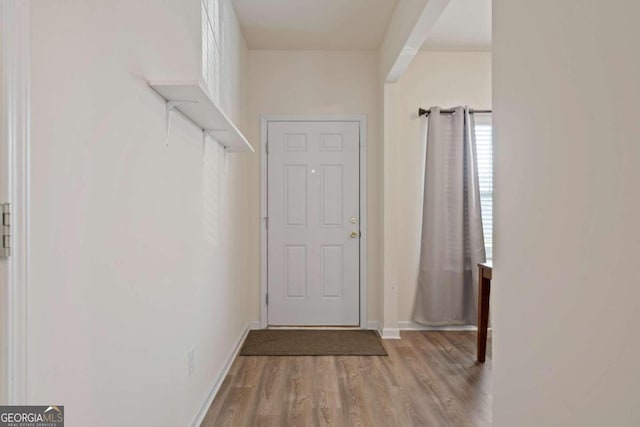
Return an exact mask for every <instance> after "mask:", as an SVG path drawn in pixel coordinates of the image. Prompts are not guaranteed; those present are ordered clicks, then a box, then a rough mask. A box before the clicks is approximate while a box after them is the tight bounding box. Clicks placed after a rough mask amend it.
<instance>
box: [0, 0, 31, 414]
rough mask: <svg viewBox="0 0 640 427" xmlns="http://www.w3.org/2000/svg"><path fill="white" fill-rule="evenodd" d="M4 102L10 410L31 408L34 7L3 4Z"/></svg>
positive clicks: (24, 0) (0, 139)
mask: <svg viewBox="0 0 640 427" xmlns="http://www.w3.org/2000/svg"><path fill="white" fill-rule="evenodd" d="M0 31H1V36H0V38H1V49H2V70H1V73H0V74H2V81H1V84H2V87H3V95H4V96H3V99H2V100H0V103H1V105H0V112H1V114H2V122H3V123H4V129H3V130H2V134H1V135H0V143H1V144H3V145H4V146H5V147H6V149H7V153H8V154H7V159H6V162H5V164H3V165H2V169H5V168H6V169H5V170H3V173H4V174H5V176H6V177H7V182H8V188H7V189H6V191H7V195H8V200H6V201H7V202H9V203H11V246H12V249H11V251H12V253H11V256H10V257H9V258H7V259H6V260H3V261H2V262H7V269H6V272H7V273H6V276H5V277H3V280H4V281H5V282H6V284H7V300H6V302H3V303H2V304H3V306H2V307H1V308H0V309H1V310H2V314H3V315H4V316H5V318H4V322H3V323H4V325H5V328H4V329H5V330H4V331H2V333H3V334H5V337H6V344H7V347H6V349H2V350H1V351H3V354H2V357H0V360H2V363H4V368H5V372H6V375H7V378H6V382H5V384H2V387H4V390H2V393H0V395H2V396H3V397H4V399H5V400H6V404H27V403H28V401H27V398H28V393H27V292H28V286H27V281H28V265H29V263H28V261H29V247H28V243H29V199H30V190H29V176H30V169H29V158H30V127H31V124H30V117H31V109H30V72H29V70H30V66H29V57H30V54H31V49H30V37H29V36H30V32H31V27H30V1H28V0H1V1H0Z"/></svg>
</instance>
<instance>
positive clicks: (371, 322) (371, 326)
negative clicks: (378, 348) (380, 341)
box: [367, 320, 382, 336]
mask: <svg viewBox="0 0 640 427" xmlns="http://www.w3.org/2000/svg"><path fill="white" fill-rule="evenodd" d="M367 329H373V330H374V331H377V332H378V335H380V336H382V325H380V322H379V321H377V320H369V321H368V322H367Z"/></svg>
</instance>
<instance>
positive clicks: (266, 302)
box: [265, 292, 269, 305]
mask: <svg viewBox="0 0 640 427" xmlns="http://www.w3.org/2000/svg"><path fill="white" fill-rule="evenodd" d="M265 304H267V305H269V293H268V292H267V293H266V294H265Z"/></svg>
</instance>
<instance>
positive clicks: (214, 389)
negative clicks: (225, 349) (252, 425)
mask: <svg viewBox="0 0 640 427" xmlns="http://www.w3.org/2000/svg"><path fill="white" fill-rule="evenodd" d="M256 323H257V325H258V327H257V328H254V327H253V326H255V324H256ZM259 327H260V322H249V323H248V324H247V327H246V328H245V330H244V331H243V332H242V334H241V335H240V337H239V338H238V340H237V341H236V343H235V344H234V346H233V350H232V351H231V353H230V354H229V357H227V361H226V362H225V364H224V368H223V369H222V372H220V375H218V378H216V379H215V381H214V383H213V387H212V388H211V391H210V392H209V396H207V399H206V400H205V402H204V404H203V405H202V406H201V407H200V410H199V411H198V413H197V414H196V416H195V418H194V420H193V423H192V424H191V426H192V427H200V424H202V421H203V420H204V417H205V416H206V415H207V411H208V410H209V407H210V406H211V404H212V403H213V399H215V397H216V394H218V391H219V390H220V386H221V385H222V382H223V381H224V379H225V377H226V376H227V374H228V373H229V370H230V369H231V365H233V361H234V360H235V359H236V356H238V353H239V352H240V348H241V347H242V343H244V339H245V338H246V337H247V334H248V333H249V330H250V329H259Z"/></svg>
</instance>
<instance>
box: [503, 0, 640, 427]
mask: <svg viewBox="0 0 640 427" xmlns="http://www.w3.org/2000/svg"><path fill="white" fill-rule="evenodd" d="M493 7H494V10H493V13H494V21H493V22H494V28H493V31H494V32H493V44H494V45H493V60H494V62H493V71H494V74H493V101H494V115H493V125H494V130H495V133H494V140H495V157H494V158H495V194H496V197H495V208H494V214H495V219H496V221H495V224H496V228H495V238H496V239H495V249H496V250H495V253H494V271H493V282H494V283H493V285H492V290H491V292H492V294H491V298H492V301H491V305H492V309H493V366H494V368H493V372H494V394H493V408H494V409H493V422H494V425H495V426H496V427H509V426H522V427H527V426H585V427H586V426H604V425H607V426H635V425H638V421H639V420H640V405H639V404H638V403H640V398H639V396H638V390H639V389H640V370H639V369H638V368H637V365H638V354H640V341H639V340H638V339H637V335H638V332H637V329H638V327H637V325H638V313H640V286H638V267H637V265H638V254H640V226H639V224H638V211H640V198H639V197H638V183H639V182H640V168H639V167H638V165H639V164H640V144H638V141H639V139H638V135H640V120H638V117H637V116H638V99H639V98H640V84H639V83H638V76H639V75H640V51H639V50H638V48H637V40H638V39H639V38H640V27H638V25H637V17H638V16H639V15H640V3H638V2H633V1H627V0H612V1H607V2H597V1H596V2H584V1H578V0H571V1H562V2H558V1H555V0H538V1H535V2H532V1H530V0H494V1H493ZM541 29H544V30H541Z"/></svg>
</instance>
